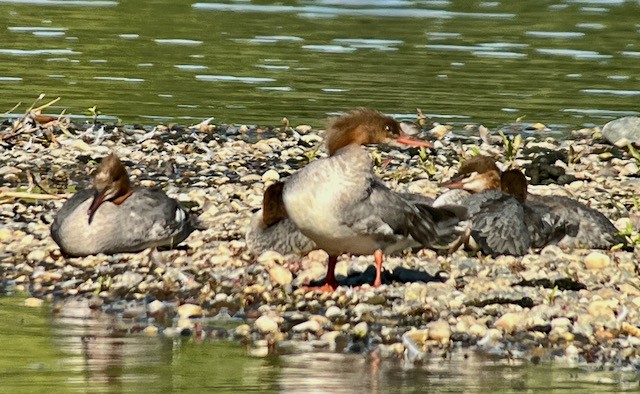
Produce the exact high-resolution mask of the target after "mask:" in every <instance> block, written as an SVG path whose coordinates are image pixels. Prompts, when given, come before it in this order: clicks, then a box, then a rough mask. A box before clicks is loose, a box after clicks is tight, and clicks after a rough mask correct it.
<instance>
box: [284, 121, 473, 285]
mask: <svg viewBox="0 0 640 394" xmlns="http://www.w3.org/2000/svg"><path fill="white" fill-rule="evenodd" d="M392 139H394V140H396V141H397V142H400V143H404V144H409V145H414V146H430V144H429V143H427V142H424V141H417V140H414V139H411V138H409V137H408V136H407V135H405V134H404V133H403V132H402V131H401V128H400V124H399V123H398V122H397V121H396V120H395V119H393V118H391V117H389V116H385V115H383V114H382V113H380V112H378V111H374V110H370V109H357V110H354V111H351V112H349V113H347V114H345V115H343V116H340V117H338V118H337V119H335V120H333V121H331V122H330V123H329V125H328V127H327V132H326V145H327V149H328V152H329V156H330V157H328V158H324V159H319V160H316V161H313V162H311V163H310V164H308V165H307V166H306V167H304V168H302V169H301V170H300V171H298V172H297V173H295V174H293V175H291V176H290V177H289V178H287V179H286V180H285V182H284V189H283V195H282V197H283V201H284V206H285V209H286V211H287V216H288V217H289V218H290V219H291V221H292V222H293V223H294V224H295V225H296V226H297V227H298V228H299V229H300V231H301V232H302V233H303V234H304V235H306V236H307V237H309V238H310V239H311V240H313V241H314V242H315V243H316V245H317V246H318V248H320V249H323V250H325V251H326V252H327V253H328V254H329V263H328V267H327V275H326V277H325V285H324V286H322V287H321V290H324V291H333V290H335V289H336V287H337V286H338V283H337V281H336V278H335V273H334V270H335V266H336V263H337V259H338V256H339V255H341V254H343V253H352V254H359V255H369V254H373V255H374V256H375V263H376V279H375V281H374V283H373V285H374V287H377V286H380V285H381V283H382V280H381V270H382V261H383V253H385V254H390V253H396V252H400V251H402V250H404V249H405V248H408V247H417V246H426V247H440V246H444V245H446V244H448V243H450V242H452V241H454V240H455V239H456V238H457V236H458V235H459V233H460V229H459V228H458V227H457V225H458V223H459V221H460V220H461V218H466V210H465V209H464V208H462V207H443V208H433V207H431V206H429V205H428V204H420V203H415V202H410V201H408V200H407V199H405V198H404V197H403V196H402V195H401V194H399V193H395V192H393V191H391V190H389V188H388V187H386V186H385V185H384V184H383V183H382V181H381V180H379V179H378V178H377V177H376V176H375V175H374V173H373V168H372V165H371V158H370V156H369V154H368V153H367V151H366V150H365V149H364V148H363V147H362V146H361V145H366V144H379V143H384V142H387V141H389V140H392ZM445 247H446V246H445Z"/></svg>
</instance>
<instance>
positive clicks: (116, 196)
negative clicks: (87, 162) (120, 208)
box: [88, 153, 133, 224]
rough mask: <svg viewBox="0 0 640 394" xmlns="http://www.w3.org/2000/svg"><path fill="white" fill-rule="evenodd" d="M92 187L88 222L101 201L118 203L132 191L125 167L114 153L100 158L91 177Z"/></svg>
mask: <svg viewBox="0 0 640 394" xmlns="http://www.w3.org/2000/svg"><path fill="white" fill-rule="evenodd" d="M93 188H94V189H95V194H94V196H93V201H92V202H91V206H90V207H89V211H88V214H89V224H91V221H92V220H93V215H94V214H95V213H96V210H98V208H99V207H100V205H101V204H102V203H103V202H105V201H112V202H113V203H115V204H117V205H120V204H122V203H123V202H124V201H125V200H126V199H127V198H128V197H129V196H130V195H131V193H133V190H132V189H131V184H130V182H129V174H127V169H126V168H125V167H124V165H123V164H122V162H121V161H120V159H118V156H116V155H115V154H114V153H111V154H109V156H107V157H105V158H104V159H102V162H101V163H100V166H99V167H98V169H97V170H96V173H95V175H94V178H93Z"/></svg>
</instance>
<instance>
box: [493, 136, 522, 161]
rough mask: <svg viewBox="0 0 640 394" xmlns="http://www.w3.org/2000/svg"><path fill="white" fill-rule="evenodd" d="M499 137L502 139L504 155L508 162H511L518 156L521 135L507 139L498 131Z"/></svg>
mask: <svg viewBox="0 0 640 394" xmlns="http://www.w3.org/2000/svg"><path fill="white" fill-rule="evenodd" d="M498 134H500V137H502V144H503V146H504V155H505V156H506V158H507V161H508V162H512V161H514V160H515V158H516V157H517V156H518V153H519V151H520V148H521V147H522V135H521V134H518V135H516V136H515V137H513V138H509V137H507V136H506V135H505V134H504V133H503V132H502V131H499V132H498Z"/></svg>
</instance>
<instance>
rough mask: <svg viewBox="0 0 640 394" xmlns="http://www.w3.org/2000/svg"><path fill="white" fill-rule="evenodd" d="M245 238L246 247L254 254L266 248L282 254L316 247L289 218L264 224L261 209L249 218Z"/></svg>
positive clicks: (264, 250)
mask: <svg viewBox="0 0 640 394" xmlns="http://www.w3.org/2000/svg"><path fill="white" fill-rule="evenodd" d="M245 239H246V242H247V248H248V249H249V251H250V252H251V253H253V254H254V255H256V256H258V255H260V254H262V253H264V252H266V251H268V250H273V251H276V252H278V253H280V254H282V255H286V254H300V255H303V254H306V253H309V252H310V251H312V250H314V249H315V248H316V244H315V243H314V242H313V241H312V240H310V239H309V238H307V237H306V236H305V235H304V234H302V233H301V232H300V230H299V229H298V228H297V227H296V225H295V224H293V223H292V222H291V220H289V219H282V220H280V221H278V222H276V223H274V224H272V225H270V226H266V225H265V224H264V222H263V220H262V209H260V210H259V211H258V212H256V213H255V214H254V215H253V217H252V218H251V223H250V225H249V228H248V229H247V232H246V234H245Z"/></svg>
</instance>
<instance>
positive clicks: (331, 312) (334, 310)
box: [324, 305, 343, 319]
mask: <svg viewBox="0 0 640 394" xmlns="http://www.w3.org/2000/svg"><path fill="white" fill-rule="evenodd" d="M324 315H325V316H326V317H327V318H329V319H335V318H337V317H340V316H342V315H343V313H342V309H340V308H339V307H337V306H335V305H332V306H330V307H328V308H327V311H326V312H325V313H324Z"/></svg>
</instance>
